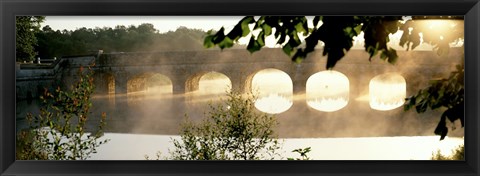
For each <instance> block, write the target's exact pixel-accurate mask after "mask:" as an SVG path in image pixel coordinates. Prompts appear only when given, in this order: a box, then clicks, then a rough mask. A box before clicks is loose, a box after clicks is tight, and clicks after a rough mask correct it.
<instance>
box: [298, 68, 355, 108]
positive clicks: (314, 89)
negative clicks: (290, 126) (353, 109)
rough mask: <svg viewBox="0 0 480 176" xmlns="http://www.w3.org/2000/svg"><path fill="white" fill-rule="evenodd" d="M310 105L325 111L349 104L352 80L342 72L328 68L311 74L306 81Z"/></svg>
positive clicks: (307, 97)
mask: <svg viewBox="0 0 480 176" xmlns="http://www.w3.org/2000/svg"><path fill="white" fill-rule="evenodd" d="M306 84H307V85H306V101H307V104H308V106H310V107H312V108H314V109H316V110H319V111H324V112H333V111H337V110H340V109H342V108H344V107H345V106H347V104H348V101H349V96H350V81H349V79H348V77H347V76H346V75H344V74H343V73H341V72H338V71H333V70H326V71H320V72H317V73H315V74H313V75H311V76H310V77H309V78H308V80H307V83H306Z"/></svg>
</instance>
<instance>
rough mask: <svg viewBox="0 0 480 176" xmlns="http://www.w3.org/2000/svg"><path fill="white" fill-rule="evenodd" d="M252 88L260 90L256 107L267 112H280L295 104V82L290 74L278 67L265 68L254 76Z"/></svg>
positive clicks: (254, 90)
mask: <svg viewBox="0 0 480 176" xmlns="http://www.w3.org/2000/svg"><path fill="white" fill-rule="evenodd" d="M252 90H253V92H257V91H258V99H257V101H256V102H255V107H256V108H257V109H258V110H260V111H262V112H266V113H270V114H278V113H282V112H285V111H287V110H288V109H290V107H291V106H292V105H293V102H292V98H293V84H292V80H291V79H290V76H288V74H286V73H285V72H283V71H280V70H277V69H264V70H261V71H259V72H258V73H257V74H255V76H254V77H253V78H252Z"/></svg>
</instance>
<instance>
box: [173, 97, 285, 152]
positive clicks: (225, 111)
mask: <svg viewBox="0 0 480 176" xmlns="http://www.w3.org/2000/svg"><path fill="white" fill-rule="evenodd" d="M276 124H277V122H276V119H275V118H274V117H273V116H270V115H267V114H264V113H263V114H259V113H258V112H257V111H256V109H255V106H254V97H253V98H252V97H248V98H245V97H242V95H241V94H239V93H235V92H230V93H229V94H228V99H227V100H226V101H225V105H221V104H220V105H218V106H213V105H210V112H209V113H208V115H207V117H206V118H205V119H203V121H201V123H198V124H195V123H193V122H192V121H190V120H187V121H186V122H185V123H184V124H183V125H182V129H181V141H177V140H173V144H174V146H175V148H174V150H173V151H171V152H170V153H171V158H172V159H174V160H258V159H274V158H275V157H276V156H279V155H278V153H277V150H278V149H279V143H278V141H277V138H275V136H274V130H273V129H274V127H275V125H276Z"/></svg>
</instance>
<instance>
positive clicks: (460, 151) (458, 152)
mask: <svg viewBox="0 0 480 176" xmlns="http://www.w3.org/2000/svg"><path fill="white" fill-rule="evenodd" d="M431 159H432V160H464V159H465V145H460V146H458V147H457V148H456V149H455V150H453V153H452V154H451V155H450V156H445V155H442V154H441V153H440V151H437V153H435V154H432V158H431Z"/></svg>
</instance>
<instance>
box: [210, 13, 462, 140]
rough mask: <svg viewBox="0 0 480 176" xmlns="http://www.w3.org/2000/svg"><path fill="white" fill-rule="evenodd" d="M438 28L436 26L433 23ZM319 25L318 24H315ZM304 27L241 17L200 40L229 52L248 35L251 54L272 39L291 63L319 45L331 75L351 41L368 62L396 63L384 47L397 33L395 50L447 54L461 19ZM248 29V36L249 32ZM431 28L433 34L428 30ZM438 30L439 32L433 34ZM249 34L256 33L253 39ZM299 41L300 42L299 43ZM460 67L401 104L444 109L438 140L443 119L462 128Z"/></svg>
mask: <svg viewBox="0 0 480 176" xmlns="http://www.w3.org/2000/svg"><path fill="white" fill-rule="evenodd" d="M426 19H428V20H445V19H448V20H453V21H451V24H450V25H447V26H445V25H444V26H440V27H439V26H433V27H432V25H431V22H432V21H426ZM437 22H438V21H437ZM320 23H321V24H320ZM311 24H313V26H310V25H309V23H308V19H307V17H305V16H261V17H256V18H255V17H253V16H246V17H244V18H243V19H241V20H240V21H239V22H238V24H237V25H235V27H234V28H233V29H232V30H231V31H229V32H228V33H226V32H225V29H224V28H221V29H220V30H218V31H217V32H212V31H209V35H208V36H207V37H205V39H204V46H205V47H206V48H211V47H215V46H218V47H219V48H220V49H225V48H230V47H232V46H233V44H234V43H236V42H238V40H239V39H240V38H242V37H247V36H249V34H251V37H250V41H249V44H248V46H247V50H248V51H250V52H251V53H254V52H255V51H258V50H260V49H261V48H263V47H264V46H265V37H266V36H270V35H274V36H275V39H276V44H278V45H280V46H281V47H282V49H283V51H284V52H285V54H287V55H288V56H290V57H291V59H292V61H294V62H301V61H302V60H303V59H305V58H306V57H307V54H309V53H311V52H313V51H314V50H315V47H316V46H317V45H318V44H320V41H321V42H323V44H324V45H323V55H327V64H326V68H327V69H332V68H333V67H334V66H335V64H336V63H337V62H338V61H339V60H341V59H342V58H343V57H344V56H345V54H346V53H347V52H348V51H349V50H350V49H351V48H352V46H353V37H356V36H358V35H359V34H360V33H361V32H363V33H364V39H365V51H366V52H368V53H369V59H370V60H371V59H372V57H374V56H376V55H377V54H380V59H382V60H386V61H387V62H389V63H392V64H394V63H396V62H397V59H398V56H397V52H396V50H395V49H393V48H390V47H388V46H387V43H388V42H389V41H390V38H389V35H390V34H394V33H396V32H397V31H402V32H403V33H402V36H401V38H400V41H399V45H400V46H403V47H405V48H406V49H407V50H413V49H415V48H416V47H417V46H419V45H420V44H421V41H422V40H423V42H424V43H428V44H430V45H432V46H433V47H434V51H436V52H437V53H438V54H439V55H442V54H446V53H448V51H449V48H450V45H449V44H451V43H460V42H462V41H463V38H464V29H463V25H462V24H463V17H461V16H412V17H411V18H410V19H408V18H405V17H402V16H315V17H314V18H313V19H312V23H311ZM249 25H253V26H254V27H253V30H251V29H250V28H249ZM434 28H436V29H434ZM438 28H441V29H438ZM254 31H256V32H258V34H255V33H254ZM299 35H303V36H304V37H305V39H304V40H301V39H300V37H299ZM463 69H464V65H463V63H462V65H460V66H458V67H457V71H454V72H453V73H452V75H451V76H450V77H449V78H448V79H442V80H438V81H433V82H432V84H431V85H430V87H427V88H426V89H423V90H420V91H419V92H418V94H416V95H413V96H412V97H409V98H407V99H406V100H407V101H406V103H405V110H408V109H411V108H412V107H416V110H417V112H418V113H421V112H425V110H426V109H427V108H431V109H437V108H439V107H445V108H447V110H445V112H444V113H443V115H442V116H441V117H440V122H439V124H438V126H437V128H436V129H435V131H434V133H435V134H437V135H440V136H441V139H443V138H444V137H445V136H446V135H447V133H448V128H447V127H446V119H447V118H448V119H449V120H450V121H452V122H453V121H455V120H458V119H460V120H461V122H462V127H463V125H464V121H463V118H464V117H463V116H464V113H463V110H464V99H463V97H464V83H463V75H464V70H463Z"/></svg>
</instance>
